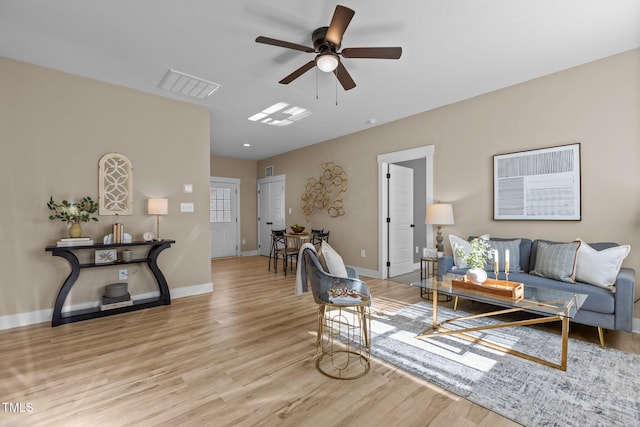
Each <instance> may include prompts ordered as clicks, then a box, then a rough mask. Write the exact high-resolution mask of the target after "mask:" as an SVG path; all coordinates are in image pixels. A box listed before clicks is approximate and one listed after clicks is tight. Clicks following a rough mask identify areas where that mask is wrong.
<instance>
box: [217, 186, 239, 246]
mask: <svg viewBox="0 0 640 427" xmlns="http://www.w3.org/2000/svg"><path fill="white" fill-rule="evenodd" d="M239 188H240V180H239V179H238V178H221V177H214V176H212V177H210V179H209V224H210V226H211V258H223V257H230V256H238V248H239V246H238V241H239V240H240V221H239V220H238V212H239V210H240V199H239V191H238V189H239Z"/></svg>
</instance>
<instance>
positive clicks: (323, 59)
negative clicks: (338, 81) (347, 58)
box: [316, 53, 338, 73]
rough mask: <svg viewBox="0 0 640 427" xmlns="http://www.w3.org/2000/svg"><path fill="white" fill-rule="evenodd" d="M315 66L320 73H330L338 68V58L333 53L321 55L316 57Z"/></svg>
mask: <svg viewBox="0 0 640 427" xmlns="http://www.w3.org/2000/svg"><path fill="white" fill-rule="evenodd" d="M316 65H317V66H318V68H319V69H320V71H324V72H325V73H330V72H332V71H333V70H335V69H336V68H338V57H337V56H336V55H334V54H333V53H321V54H320V55H318V56H316Z"/></svg>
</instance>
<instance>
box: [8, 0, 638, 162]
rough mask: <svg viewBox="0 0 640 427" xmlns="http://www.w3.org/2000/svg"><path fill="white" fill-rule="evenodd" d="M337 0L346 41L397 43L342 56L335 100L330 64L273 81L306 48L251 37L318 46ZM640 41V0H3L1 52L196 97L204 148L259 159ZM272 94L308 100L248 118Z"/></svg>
mask: <svg viewBox="0 0 640 427" xmlns="http://www.w3.org/2000/svg"><path fill="white" fill-rule="evenodd" d="M336 4H342V5H344V6H347V7H350V8H352V9H354V10H355V12H356V13H355V16H354V18H353V20H352V21H351V24H350V26H349V27H348V29H347V31H346V33H345V35H344V38H343V42H342V48H345V47H368V46H402V48H403V54H402V57H401V58H400V59H399V60H397V61H396V60H380V59H344V64H345V66H346V67H347V69H348V70H349V72H350V73H351V76H352V77H353V79H354V80H355V82H356V83H357V87H356V88H355V89H352V90H350V91H348V92H345V91H344V90H343V89H342V88H341V87H338V89H337V102H338V105H337V106H336V83H335V78H334V77H333V74H324V73H320V72H319V73H316V72H315V70H311V71H309V72H308V73H306V74H305V75H303V76H302V77H300V78H299V79H297V80H296V81H294V82H292V83H291V84H289V85H281V84H278V81H279V80H280V79H282V78H283V77H285V76H286V75H288V74H289V73H290V72H292V71H293V70H295V69H297V68H298V67H300V66H302V65H303V64H304V63H305V62H307V61H309V60H311V59H313V54H309V53H304V52H300V51H294V50H288V49H283V48H279V47H274V46H269V45H264V44H258V43H255V41H254V40H255V38H256V37H257V36H259V35H263V36H267V37H271V38H276V39H280V40H286V41H290V42H294V43H298V44H303V45H308V46H312V43H311V39H310V35H311V32H312V31H313V30H314V29H316V28H317V27H321V26H327V25H329V22H330V20H331V16H332V15H333V11H334V8H335V6H336ZM638 47H640V1H638V0H405V1H396V2H391V1H389V0H343V1H340V2H336V1H313V2H312V1H300V0H271V1H266V0H227V1H222V0H218V1H213V0H180V1H177V0H173V1H169V0H108V1H107V0H56V1H50V0H0V56H5V57H9V58H14V59H17V60H21V61H26V62H30V63H34V64H39V65H43V66H46V67H50V68H54V69H58V70H62V71H66V72H70V73H74V74H78V75H81V76H87V77H91V78H94V79H98V80H103V81H106V82H110V83H114V84H117V85H122V86H126V87H130V88H135V89H139V90H142V91H145V92H151V93H155V94H158V95H163V96H169V97H173V98H175V99H181V100H184V101H187V102H193V103H195V104H199V105H204V106H206V107H208V108H209V110H210V112H211V152H212V153H213V154H216V155H220V156H226V157H237V158H244V159H255V160H258V159H263V158H266V157H269V156H273V155H276V154H279V153H282V152H286V151H290V150H292V149H295V148H298V147H303V146H306V145H310V144H314V143H317V142H321V141H325V140H328V139H331V138H335V137H339V136H342V135H347V134H350V133H353V132H357V131H359V130H362V129H365V128H368V127H371V126H374V125H371V124H369V123H368V121H369V119H376V121H377V122H376V124H375V125H379V124H383V123H387V122H390V121H393V120H397V119H400V118H402V117H406V116H409V115H413V114H417V113H420V112H423V111H427V110H431V109H433V108H437V107H439V106H442V105H446V104H450V103H453V102H456V101H460V100H463V99H467V98H470V97H473V96H476V95H479V94H482V93H486V92H490V91H493V90H496V89H499V88H503V87H507V86H510V85H513V84H516V83H519V82H522V81H526V80H530V79H532V78H536V77H539V76H542V75H546V74H550V73H553V72H556V71H559V70H563V69H566V68H569V67H573V66H576V65H579V64H583V63H586V62H590V61H593V60H596V59H599V58H603V57H606V56H610V55H613V54H616V53H620V52H623V51H626V50H630V49H634V48H638ZM170 68H173V69H176V70H179V71H182V72H185V73H188V74H192V75H195V76H198V77H201V78H204V79H207V80H211V81H213V82H216V83H219V84H220V85H221V88H220V89H218V91H217V92H215V93H214V94H213V95H212V96H211V97H209V98H208V99H206V100H205V101H199V100H193V101H192V100H190V99H188V98H185V97H182V96H181V95H175V96H174V95H172V94H170V93H168V92H165V91H162V90H160V89H158V88H157V85H158V83H159V82H160V80H161V79H162V77H163V76H164V74H165V73H166V72H167V70H168V69H170ZM316 74H317V77H316ZM316 92H317V93H318V95H319V97H318V99H316ZM280 101H284V102H287V103H289V104H291V105H294V106H300V107H304V108H307V109H309V110H310V111H311V112H312V114H311V116H309V117H307V118H305V119H303V120H300V121H298V122H295V123H294V124H292V125H290V126H286V127H276V126H267V125H264V124H261V123H258V122H251V121H249V120H247V118H248V117H249V116H251V115H253V114H254V113H257V112H259V111H261V110H263V109H264V108H266V107H268V106H270V105H272V104H274V103H276V102H280ZM244 143H250V144H251V147H249V148H247V147H244V146H243V144H244Z"/></svg>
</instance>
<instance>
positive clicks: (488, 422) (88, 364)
mask: <svg viewBox="0 0 640 427" xmlns="http://www.w3.org/2000/svg"><path fill="white" fill-rule="evenodd" d="M211 271H212V280H213V284H214V292H213V293H212V294H207V295H202V296H194V297H188V298H181V299H177V300H174V301H173V302H172V304H171V305H170V306H164V307H157V308H153V309H149V310H143V311H137V312H133V313H127V314H123V315H118V316H111V317H106V318H102V319H93V320H89V321H85V322H79V323H74V324H69V325H62V326H60V327H57V328H51V327H50V326H49V324H48V323H45V324H38V325H31V326H27V327H23V328H15V329H11V330H6V331H0V401H1V402H2V405H1V406H0V426H24V425H29V426H125V425H126V426H131V425H141V426H147V425H161V426H178V425H180V426H231V425H234V426H235V425H242V426H245V425H247V426H253V425H260V426H282V425H285V426H307V425H313V426H315V425H323V426H377V425H385V426H387V425H402V426H412V425H415V426H448V427H451V426H512V425H516V424H515V423H513V422H511V421H509V420H507V419H505V418H503V417H501V416H499V415H497V414H495V413H492V412H491V411H488V410H486V409H484V408H482V407H480V406H478V405H474V404H472V403H470V402H468V401H466V400H464V399H462V398H459V397H457V396H455V395H452V394H450V393H448V392H446V391H444V390H442V389H439V388H438V387H436V386H434V385H431V384H429V383H427V382H425V381H422V380H420V379H418V378H415V377H413V376H411V375H409V374H407V373H405V372H403V371H401V370H398V369H397V368H395V367H393V366H389V365H387V364H385V363H383V362H382V361H379V360H377V359H374V360H373V361H372V369H371V371H370V373H369V374H368V375H366V376H365V377H363V378H360V379H357V380H353V381H339V380H333V379H330V378H327V377H325V376H324V375H322V374H320V373H319V372H318V371H317V370H316V368H315V328H316V305H315V304H314V302H313V299H312V297H311V295H310V294H306V295H302V296H297V295H295V291H294V289H295V284H294V282H295V272H294V273H293V274H289V275H288V276H287V277H286V278H285V277H284V275H283V274H282V272H281V271H279V272H278V274H277V275H276V274H274V272H273V271H271V272H268V271H267V258H264V257H242V258H229V259H222V260H216V261H213V262H212V267H211ZM364 279H365V280H366V281H367V283H368V284H369V285H370V287H371V289H372V293H373V295H374V305H373V308H372V311H373V312H375V311H387V310H388V311H393V310H396V309H398V308H399V307H403V306H406V305H409V304H412V303H415V302H417V301H419V300H420V297H419V291H418V290H417V289H415V288H411V287H409V286H407V285H402V284H398V283H394V282H390V281H383V280H375V279H368V278H364ZM588 329H589V330H590V331H591V333H592V334H593V339H592V340H591V338H587V337H588V333H587V332H588V331H587V329H585V331H584V332H585V335H584V336H585V339H589V340H591V341H593V342H597V333H596V332H595V329H594V328H588ZM572 333H573V332H572ZM608 335H610V336H608V337H607V339H608V340H610V341H612V342H613V343H616V345H619V346H620V347H625V346H630V347H632V348H635V350H636V351H637V340H636V339H633V338H631V334H618V333H615V334H614V333H611V334H608ZM612 338H613V339H612ZM630 343H631V344H630ZM633 343H635V344H633ZM374 345H375V343H374ZM20 410H21V411H22V412H20Z"/></svg>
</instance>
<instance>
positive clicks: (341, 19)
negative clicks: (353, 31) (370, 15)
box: [325, 5, 356, 46]
mask: <svg viewBox="0 0 640 427" xmlns="http://www.w3.org/2000/svg"><path fill="white" fill-rule="evenodd" d="M355 13H356V12H355V11H353V10H351V9H349V8H348V7H344V6H340V5H338V6H336V10H335V12H333V17H332V18H331V24H329V29H328V30H327V35H326V36H325V40H326V41H328V42H329V43H332V44H333V45H334V46H340V43H342V36H343V35H344V32H345V31H346V30H347V27H348V26H349V22H351V18H353V15H354V14H355Z"/></svg>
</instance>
